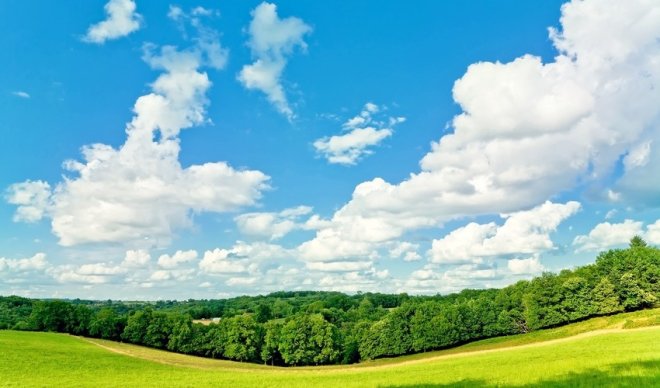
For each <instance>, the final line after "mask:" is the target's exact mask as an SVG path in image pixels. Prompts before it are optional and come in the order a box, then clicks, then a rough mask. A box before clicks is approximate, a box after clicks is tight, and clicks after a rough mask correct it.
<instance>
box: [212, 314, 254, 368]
mask: <svg viewBox="0 0 660 388" xmlns="http://www.w3.org/2000/svg"><path fill="white" fill-rule="evenodd" d="M220 327H221V328H222V329H223V330H224V332H225V346H224V352H223V355H224V356H225V357H226V358H228V359H230V360H236V361H256V360H258V359H259V356H260V354H259V350H260V349H261V338H262V336H261V326H260V325H259V324H258V323H257V321H256V320H255V319H254V318H253V317H252V315H250V314H243V315H237V316H235V317H232V318H228V319H224V320H223V321H222V322H221V323H220Z"/></svg>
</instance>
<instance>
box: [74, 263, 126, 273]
mask: <svg viewBox="0 0 660 388" xmlns="http://www.w3.org/2000/svg"><path fill="white" fill-rule="evenodd" d="M76 273H78V274H80V275H119V274H123V273H126V269H125V268H122V267H119V266H113V265H109V264H107V263H94V264H83V265H81V266H80V267H78V268H77V269H76Z"/></svg>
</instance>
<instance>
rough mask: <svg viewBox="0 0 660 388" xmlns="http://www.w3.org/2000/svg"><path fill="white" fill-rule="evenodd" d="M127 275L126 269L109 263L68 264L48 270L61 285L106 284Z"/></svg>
mask: <svg viewBox="0 0 660 388" xmlns="http://www.w3.org/2000/svg"><path fill="white" fill-rule="evenodd" d="M126 273H127V269H126V268H124V267H122V266H116V265H112V264H109V263H91V264H83V265H81V266H75V265H70V264H66V265H60V266H56V267H51V268H49V269H48V274H49V275H50V276H52V277H53V278H54V279H55V280H56V281H58V282H59V283H81V284H104V283H109V282H111V281H115V280H117V279H118V277H119V276H120V275H124V274H126Z"/></svg>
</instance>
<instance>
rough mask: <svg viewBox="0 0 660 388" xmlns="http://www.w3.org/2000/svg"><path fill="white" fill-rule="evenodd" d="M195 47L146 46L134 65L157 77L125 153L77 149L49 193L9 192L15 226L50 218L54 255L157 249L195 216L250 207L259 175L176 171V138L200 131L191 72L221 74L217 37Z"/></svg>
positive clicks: (42, 187)
mask: <svg viewBox="0 0 660 388" xmlns="http://www.w3.org/2000/svg"><path fill="white" fill-rule="evenodd" d="M196 42H197V44H196V45H195V46H193V47H191V48H189V49H183V50H181V49H177V48H176V47H172V46H164V47H161V48H160V50H158V49H157V48H156V47H155V46H153V45H146V46H145V49H144V56H143V59H144V60H145V61H146V62H147V63H148V64H149V65H150V66H151V67H152V68H154V69H158V70H162V71H163V73H162V74H161V75H160V76H159V77H158V78H157V79H156V80H155V81H154V82H153V83H152V84H151V89H152V91H151V92H150V93H149V94H146V95H144V96H141V97H139V98H138V99H137V101H136V102H135V105H134V107H133V112H134V113H135V115H134V117H133V119H132V120H131V121H130V122H129V123H128V124H127V126H126V134H127V138H126V141H125V143H124V144H123V145H121V146H120V147H119V148H117V149H115V148H113V147H111V146H109V145H105V144H92V145H87V146H84V147H83V148H82V154H83V159H84V160H83V161H76V160H69V161H66V162H65V168H66V169H67V170H68V171H69V172H70V173H71V176H68V177H66V178H65V180H64V181H62V182H60V183H59V184H57V186H56V187H55V189H54V190H52V191H50V186H49V185H48V184H47V183H45V182H40V181H37V182H31V181H26V182H24V183H20V184H16V185H13V186H11V187H10V188H9V194H8V200H9V202H10V203H14V204H17V205H19V208H18V211H17V213H16V215H15V219H16V220H18V221H35V220H38V219H40V218H41V217H43V216H47V217H49V218H50V219H51V221H52V222H51V225H52V231H53V233H54V234H55V235H56V236H57V237H59V243H60V244H61V245H63V246H72V245H78V244H84V243H127V244H132V245H138V246H140V245H143V246H144V245H146V246H162V245H166V244H168V243H169V241H170V239H171V237H172V236H173V234H174V233H175V232H176V231H177V230H178V229H181V228H186V227H189V226H191V225H192V217H193V215H194V214H197V213H202V212H216V213H218V212H226V211H232V210H235V209H238V208H240V207H243V206H248V205H252V204H254V203H255V202H256V201H257V200H258V199H259V198H260V196H261V192H262V190H264V189H265V188H267V181H268V179H269V178H268V177H267V176H266V175H265V174H263V173H262V172H260V171H254V170H237V169H234V168H232V167H231V166H230V165H229V164H227V163H226V162H209V163H204V164H200V165H192V166H188V167H183V166H182V165H181V164H180V162H179V159H178V158H179V152H180V141H179V138H178V135H179V132H180V131H181V130H182V129H185V128H189V127H192V126H195V125H199V124H203V123H204V122H206V106H207V105H208V100H207V98H206V91H207V90H208V89H209V87H210V86H211V82H210V81H209V78H208V75H207V73H206V72H203V71H201V70H200V68H201V67H204V66H207V67H216V68H218V67H221V66H222V65H224V60H223V57H222V56H223V50H221V49H219V48H220V43H219V42H218V41H217V34H213V33H210V32H208V31H202V32H200V37H199V39H197V40H196ZM49 191H50V193H49Z"/></svg>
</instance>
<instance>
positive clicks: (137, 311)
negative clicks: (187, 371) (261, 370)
mask: <svg viewBox="0 0 660 388" xmlns="http://www.w3.org/2000/svg"><path fill="white" fill-rule="evenodd" d="M659 297H660V249H658V248H655V247H650V246H648V245H647V244H646V243H645V242H644V241H643V240H642V239H641V238H639V237H635V238H633V239H632V240H631V243H630V246H629V247H628V248H627V249H613V250H609V251H607V252H603V253H601V254H600V255H599V256H598V258H597V259H596V262H595V263H594V264H592V265H587V266H583V267H579V268H577V269H575V270H563V271H561V272H560V273H558V274H553V273H544V274H543V275H542V276H539V277H536V278H534V279H532V280H530V281H519V282H517V283H515V284H513V285H511V286H508V287H504V288H502V289H489V290H464V291H462V292H460V293H457V294H451V295H446V296H442V295H435V296H409V295H406V294H399V295H389V294H377V293H376V294H372V293H367V294H356V295H345V294H342V293H338V292H311V291H309V292H277V293H272V294H269V295H266V296H257V297H247V296H243V297H239V298H232V299H225V300H201V301H200V300H188V301H184V302H176V301H159V302H155V303H147V302H116V301H105V302H101V301H80V300H74V301H71V300H33V299H27V298H21V297H17V296H9V297H0V329H14V330H36V331H54V332H62V333H70V334H74V335H81V336H90V337H97V338H104V339H109V340H115V341H124V342H130V343H134V344H140V345H145V346H150V347H154V348H159V349H167V350H170V351H174V352H179V353H185V354H192V355H197V356H203V357H211V358H222V359H228V360H235V361H246V362H259V363H267V364H270V365H321V364H338V363H344V364H348V363H355V362H359V361H361V360H369V359H375V358H379V357H392V356H398V355H404V354H410V353H417V352H424V351H429V350H435V349H442V348H446V347H451V346H456V345H458V344H462V343H465V342H469V341H473V340H477V339H482V338H489V337H494V336H502V335H511V334H519V333H525V332H528V331H532V330H538V329H543V328H549V327H555V326H559V325H563V324H566V323H569V322H574V321H578V320H582V319H585V318H589V317H593V316H598V315H608V314H614V313H618V312H622V311H632V310H638V309H642V308H648V307H653V306H654V305H656V304H657V303H658V302H659V299H658V298H659ZM210 317H217V318H220V319H219V321H218V322H217V323H211V324H202V323H198V322H196V319H199V318H210Z"/></svg>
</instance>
